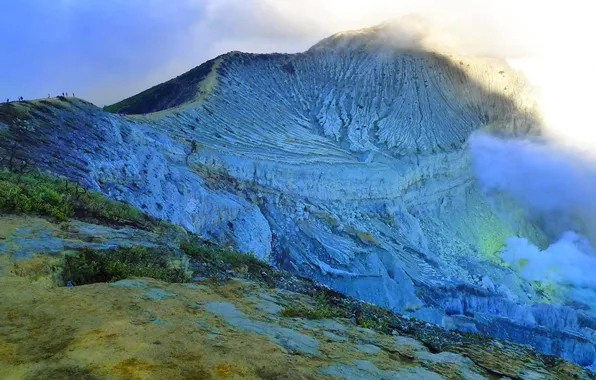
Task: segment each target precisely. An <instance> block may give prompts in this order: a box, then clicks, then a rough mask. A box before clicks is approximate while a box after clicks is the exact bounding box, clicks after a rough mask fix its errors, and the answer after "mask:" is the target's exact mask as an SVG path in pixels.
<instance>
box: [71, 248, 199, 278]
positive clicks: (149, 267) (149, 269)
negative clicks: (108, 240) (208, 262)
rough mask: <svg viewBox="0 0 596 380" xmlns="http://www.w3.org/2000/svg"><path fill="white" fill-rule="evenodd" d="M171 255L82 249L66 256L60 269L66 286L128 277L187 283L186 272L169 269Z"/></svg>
mask: <svg viewBox="0 0 596 380" xmlns="http://www.w3.org/2000/svg"><path fill="white" fill-rule="evenodd" d="M171 257H172V253H171V252H169V251H167V250H164V249H157V248H145V247H139V246H133V247H128V248H124V247H121V248H116V249H113V250H107V251H96V250H92V249H83V250H81V251H79V252H77V254H74V255H66V256H65V257H64V260H63V262H62V265H61V269H62V279H63V281H64V283H66V282H67V281H72V282H73V283H74V284H75V285H84V284H92V283H97V282H112V281H118V280H122V279H125V278H129V277H150V278H155V279H158V280H162V281H166V282H185V281H188V280H189V276H188V275H187V273H186V271H185V270H184V269H183V268H174V267H171V266H170V258H171Z"/></svg>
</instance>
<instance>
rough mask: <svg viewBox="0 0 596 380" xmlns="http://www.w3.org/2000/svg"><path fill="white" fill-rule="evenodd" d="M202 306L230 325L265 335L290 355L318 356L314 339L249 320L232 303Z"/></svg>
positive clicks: (213, 303)
mask: <svg viewBox="0 0 596 380" xmlns="http://www.w3.org/2000/svg"><path fill="white" fill-rule="evenodd" d="M204 306H205V309H206V310H207V311H209V312H211V313H213V314H216V315H218V316H220V317H222V318H223V319H224V320H225V321H226V322H227V323H229V324H230V325H232V326H235V327H238V328H241V329H243V330H248V331H252V332H255V333H257V334H260V335H265V336H267V337H268V338H269V339H271V340H272V341H274V342H275V343H277V344H278V345H280V346H282V347H283V348H285V349H286V350H288V351H289V352H291V353H298V354H303V355H308V356H317V355H319V354H320V352H319V350H318V349H317V345H318V344H317V341H316V340H315V339H314V338H312V337H310V336H308V335H305V334H302V333H300V332H298V331H295V330H292V329H289V328H285V327H280V326H279V325H276V324H271V323H266V322H260V321H254V320H251V319H249V318H247V317H246V316H245V315H244V313H242V312H241V311H240V310H238V309H237V308H236V306H234V304H232V303H229V302H207V303H205V305H204Z"/></svg>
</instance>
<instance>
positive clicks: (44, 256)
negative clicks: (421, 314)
mask: <svg viewBox="0 0 596 380" xmlns="http://www.w3.org/2000/svg"><path fill="white" fill-rule="evenodd" d="M180 239H181V238H180V234H174V233H170V234H168V233H163V231H162V233H160V234H155V233H153V232H150V231H143V230H139V229H135V228H132V227H125V226H120V227H113V226H107V225H99V224H93V223H88V222H82V221H79V220H74V219H71V220H68V221H66V222H62V223H58V222H56V221H54V220H50V219H41V218H38V217H32V216H18V215H5V216H1V217H0V252H1V253H0V270H1V272H0V310H1V312H0V378H1V379H327V378H330V379H442V378H445V379H506V378H513V379H584V378H586V379H587V378H596V377H594V376H592V375H591V374H590V373H588V372H586V371H584V370H583V369H581V368H580V367H578V366H576V365H574V364H571V363H568V362H565V361H563V360H561V359H558V358H554V357H546V356H542V355H539V354H536V353H535V352H534V351H532V350H531V349H530V348H528V347H526V346H519V345H514V344H511V343H504V342H499V341H496V340H492V339H489V338H485V337H482V336H479V335H472V334H463V335H462V334H459V333H455V332H448V331H446V330H443V329H441V328H439V327H436V326H434V325H431V324H428V323H425V322H419V321H416V320H413V319H410V318H407V317H404V316H399V315H394V314H392V313H390V312H387V311H385V310H382V309H380V308H376V307H374V306H372V305H369V304H365V303H361V302H358V301H355V300H353V299H350V298H347V297H344V296H342V295H340V294H337V293H334V292H332V291H328V290H326V288H324V287H321V286H318V285H316V284H314V283H313V282H311V281H309V280H306V279H302V278H298V277H295V276H293V275H290V274H287V273H282V272H277V271H275V270H273V269H271V268H266V269H263V270H258V271H255V270H253V269H251V268H248V267H246V266H244V265H236V266H231V265H227V264H226V263H219V264H214V263H212V262H201V260H198V259H192V260H190V263H188V264H186V265H187V266H188V268H190V269H192V270H193V271H194V272H195V276H194V279H193V280H192V281H191V282H189V283H166V282H162V281H159V280H155V279H151V278H130V279H123V280H119V281H116V282H111V283H95V284H89V285H84V286H76V285H75V286H74V287H65V286H61V285H62V284H61V283H60V282H59V281H57V279H56V278H57V277H56V275H57V272H59V271H60V269H61V268H60V265H61V264H60V263H61V261H60V260H61V257H62V255H64V252H68V251H70V252H71V254H73V253H72V252H75V251H76V250H78V249H82V248H84V247H87V248H89V247H94V248H96V249H107V248H113V247H114V246H120V245H124V246H126V245H128V246H131V245H145V246H151V245H163V246H166V245H167V244H170V245H173V244H178V243H179V240H180ZM181 262H184V260H181ZM197 273H198V274H199V275H196V274H197ZM321 294H324V295H325V297H326V299H325V300H323V301H322V300H321ZM323 302H326V303H327V305H323V304H322V303H323ZM305 310H307V311H308V312H305ZM300 316H303V317H304V318H302V317H300ZM369 327H370V328H369Z"/></svg>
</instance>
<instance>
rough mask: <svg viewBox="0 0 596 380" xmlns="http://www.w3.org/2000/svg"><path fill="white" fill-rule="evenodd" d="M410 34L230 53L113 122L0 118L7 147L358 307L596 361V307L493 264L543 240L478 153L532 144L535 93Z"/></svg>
mask: <svg viewBox="0 0 596 380" xmlns="http://www.w3.org/2000/svg"><path fill="white" fill-rule="evenodd" d="M400 33H402V30H401V26H400V24H399V23H397V24H395V23H387V24H382V25H379V26H376V27H373V28H368V29H365V30H360V31H353V32H345V33H339V34H336V35H334V36H331V37H329V38H327V39H325V40H323V41H321V42H319V43H318V44H316V45H314V46H313V47H312V48H310V49H309V50H307V51H306V52H303V53H299V54H248V53H240V52H231V53H228V54H225V55H222V56H220V57H217V58H215V59H214V60H211V61H208V62H206V63H204V64H203V65H201V66H198V67H197V68H195V69H193V70H191V71H189V72H188V73H186V74H183V75H181V76H179V77H177V78H175V79H172V80H170V81H168V82H165V83H163V84H160V85H157V86H155V87H153V88H151V89H148V90H146V91H144V92H142V93H140V94H138V95H135V96H133V97H131V98H128V99H125V100H123V101H121V102H119V103H116V104H114V105H112V106H108V107H105V109H103V110H102V109H100V108H97V107H95V106H94V105H92V104H90V103H87V102H85V101H83V100H80V99H72V98H63V97H59V98H57V99H48V100H37V101H28V102H18V103H11V104H3V105H2V106H1V107H0V147H1V148H3V149H4V151H5V155H4V156H5V157H9V156H10V157H15V158H17V159H18V160H20V161H24V162H27V163H29V164H30V165H34V166H38V167H41V168H43V169H47V170H49V171H51V172H52V173H54V174H56V175H60V176H65V177H67V178H69V179H71V180H73V181H77V182H79V183H81V184H83V185H84V186H85V187H86V188H89V189H92V190H96V191H100V192H102V193H103V194H105V195H108V196H109V197H111V198H114V199H117V200H123V201H127V202H129V203H130V204H132V205H133V206H135V207H137V208H138V209H140V210H142V211H143V212H146V213H148V214H150V215H152V216H154V217H156V218H160V219H164V220H166V221H168V222H171V223H174V224H177V225H180V226H182V227H184V228H185V229H186V230H188V231H190V232H196V233H197V234H199V235H200V236H202V237H203V238H205V239H210V240H211V241H214V242H217V243H218V244H222V245H231V246H234V247H236V248H237V249H239V250H240V251H243V252H253V253H254V255H256V256H257V257H259V258H261V259H264V260H269V261H270V262H271V263H274V264H275V265H276V266H278V267H279V268H281V269H285V270H288V271H291V272H293V273H295V274H299V275H302V276H305V277H308V278H311V279H313V280H316V281H318V282H320V283H322V284H325V285H327V286H329V287H331V288H332V289H335V290H337V291H339V292H342V293H345V294H347V295H349V296H352V297H355V298H357V299H360V300H363V301H367V302H371V303H374V304H376V305H379V306H382V307H384V308H387V309H390V310H393V311H396V312H403V313H408V314H409V315H411V316H413V317H416V318H419V319H422V320H425V321H428V322H429V323H433V324H437V325H439V326H443V327H445V328H449V329H459V330H462V331H470V332H479V333H482V334H485V335H488V336H491V337H495V338H501V339H505V340H511V341H514V342H518V343H523V344H530V345H532V346H534V347H535V348H536V349H538V350H539V351H540V352H543V353H546V354H554V355H558V356H561V357H563V358H565V359H567V360H570V361H573V362H575V363H578V364H580V365H582V366H590V365H592V364H594V362H595V360H596V348H595V346H594V342H593V339H594V336H595V333H596V331H595V329H596V327H595V326H596V315H595V314H594V311H593V310H592V309H591V308H590V307H589V306H588V305H575V304H572V303H571V302H570V301H569V300H566V299H553V297H552V296H551V295H549V292H548V291H545V289H544V287H543V286H542V285H541V284H540V283H535V282H528V281H526V280H524V279H522V278H521V277H520V276H518V274H517V273H516V272H514V271H513V270H512V269H511V268H509V266H507V265H505V264H504V263H503V262H502V261H501V260H500V258H499V256H498V251H499V250H500V248H501V247H502V245H503V244H504V241H505V239H506V238H507V237H510V236H524V237H527V238H528V239H530V241H531V242H533V243H535V244H537V245H539V246H544V245H545V244H547V243H548V241H549V238H550V237H549V236H548V235H547V234H546V233H545V232H544V231H543V230H542V229H541V227H540V225H539V224H537V223H533V222H531V221H528V220H526V219H525V218H524V216H523V214H522V213H521V212H519V210H518V209H517V208H516V205H515V204H513V203H512V202H511V201H510V200H508V199H507V198H506V197H504V196H500V195H499V194H497V195H492V196H491V197H490V198H489V197H488V196H487V195H486V194H484V193H483V191H482V189H480V187H479V185H478V184H477V182H476V180H475V177H474V172H473V170H472V164H471V156H470V153H469V151H468V149H467V146H468V141H469V138H470V136H471V135H472V134H473V133H475V132H477V131H484V132H487V133H493V134H498V135H506V136H513V135H528V134H537V133H540V129H539V125H540V121H541V116H540V113H539V112H538V111H537V106H536V103H535V102H534V101H533V100H532V96H531V90H530V88H529V87H528V86H527V85H526V83H525V82H524V80H523V78H521V77H520V76H519V75H518V74H517V73H516V72H515V71H514V70H512V69H511V68H510V67H509V66H508V65H507V64H506V63H505V62H503V61H501V60H498V59H491V58H482V57H470V56H463V55H458V54H454V53H450V52H446V51H443V50H441V49H435V50H429V49H428V48H426V47H425V46H424V44H423V43H422V42H421V41H420V40H417V39H413V40H412V39H409V40H408V41H407V43H405V42H404V41H403V40H401V39H396V36H399V35H400ZM5 161H8V159H6V160H5Z"/></svg>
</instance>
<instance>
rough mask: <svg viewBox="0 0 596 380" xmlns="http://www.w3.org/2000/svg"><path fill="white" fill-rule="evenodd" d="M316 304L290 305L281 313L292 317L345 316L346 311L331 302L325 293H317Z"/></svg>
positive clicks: (319, 317) (324, 317)
mask: <svg viewBox="0 0 596 380" xmlns="http://www.w3.org/2000/svg"><path fill="white" fill-rule="evenodd" d="M314 298H315V301H316V305H315V306H314V307H307V306H305V305H303V304H296V305H290V306H287V307H285V308H284V309H282V311H281V315H282V316H284V317H290V318H307V319H327V318H337V317H345V316H346V311H345V310H344V309H342V308H340V307H338V306H334V305H332V304H331V301H330V300H329V299H328V298H327V296H326V295H325V293H323V292H319V293H317V294H316V295H315V297H314Z"/></svg>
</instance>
